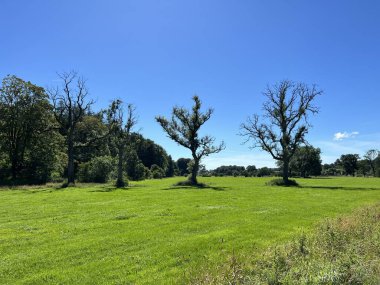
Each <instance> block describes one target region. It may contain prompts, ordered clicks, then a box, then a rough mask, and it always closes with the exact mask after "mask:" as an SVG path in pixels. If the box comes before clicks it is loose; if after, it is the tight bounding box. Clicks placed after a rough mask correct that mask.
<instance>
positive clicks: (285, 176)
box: [282, 158, 289, 184]
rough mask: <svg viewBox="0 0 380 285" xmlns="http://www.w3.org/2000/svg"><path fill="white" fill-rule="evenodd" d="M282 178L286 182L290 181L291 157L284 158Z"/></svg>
mask: <svg viewBox="0 0 380 285" xmlns="http://www.w3.org/2000/svg"><path fill="white" fill-rule="evenodd" d="M282 179H283V180H284V182H285V184H288V183H289V159H288V158H284V168H283V172H282Z"/></svg>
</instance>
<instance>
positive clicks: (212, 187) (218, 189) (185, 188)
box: [163, 184, 229, 191]
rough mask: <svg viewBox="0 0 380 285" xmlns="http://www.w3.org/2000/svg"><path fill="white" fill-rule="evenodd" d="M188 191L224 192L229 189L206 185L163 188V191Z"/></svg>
mask: <svg viewBox="0 0 380 285" xmlns="http://www.w3.org/2000/svg"><path fill="white" fill-rule="evenodd" d="M190 189H205V190H206V189H210V190H214V191H226V190H227V189H229V187H221V186H211V185H207V184H198V185H193V186H189V185H188V186H181V185H173V186H171V187H168V188H164V189H163V190H190Z"/></svg>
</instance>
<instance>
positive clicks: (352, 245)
mask: <svg viewBox="0 0 380 285" xmlns="http://www.w3.org/2000/svg"><path fill="white" fill-rule="evenodd" d="M191 283H193V284H270V285H280V284H289V285H290V284H310V285H311V284H337V285H338V284H374V285H375V284H380V204H377V205H374V206H371V207H365V208H363V209H361V210H358V211H356V212H355V213H354V214H352V215H349V216H345V217H341V218H337V219H333V220H331V219H330V220H326V221H324V222H323V223H321V224H320V225H319V227H317V229H316V230H315V232H314V233H311V234H308V235H305V234H302V235H300V236H299V237H298V238H296V239H294V240H293V241H292V242H289V243H287V244H285V245H282V246H276V247H271V248H269V249H268V250H266V251H264V252H263V253H262V254H260V255H251V256H250V255H246V256H245V258H242V257H240V260H239V258H237V257H236V256H232V257H231V258H230V259H229V260H228V261H227V262H226V263H225V264H224V266H222V267H220V268H219V272H218V273H217V274H214V275H213V274H210V272H204V273H203V274H201V275H200V276H198V277H195V278H193V279H192V280H191Z"/></svg>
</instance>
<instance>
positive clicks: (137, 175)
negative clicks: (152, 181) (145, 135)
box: [125, 148, 149, 181]
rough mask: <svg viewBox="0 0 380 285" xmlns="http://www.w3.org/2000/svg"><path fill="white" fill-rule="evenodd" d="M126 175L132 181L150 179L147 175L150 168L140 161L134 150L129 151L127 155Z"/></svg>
mask: <svg viewBox="0 0 380 285" xmlns="http://www.w3.org/2000/svg"><path fill="white" fill-rule="evenodd" d="M125 168H126V173H127V175H128V178H129V179H131V180H135V181H137V180H143V179H145V178H149V177H148V176H147V175H148V174H147V172H148V170H149V169H148V168H147V167H145V166H144V164H143V163H142V162H141V160H140V159H139V157H138V155H137V153H136V151H135V150H134V149H131V148H130V149H128V151H127V154H126V166H125Z"/></svg>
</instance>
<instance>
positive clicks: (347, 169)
mask: <svg viewBox="0 0 380 285" xmlns="http://www.w3.org/2000/svg"><path fill="white" fill-rule="evenodd" d="M359 158H360V157H359V155H358V154H342V155H341V157H340V159H339V160H337V162H336V164H338V165H340V166H341V167H343V170H344V174H345V175H352V176H355V173H356V170H358V160H359Z"/></svg>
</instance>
